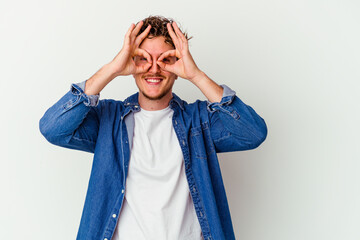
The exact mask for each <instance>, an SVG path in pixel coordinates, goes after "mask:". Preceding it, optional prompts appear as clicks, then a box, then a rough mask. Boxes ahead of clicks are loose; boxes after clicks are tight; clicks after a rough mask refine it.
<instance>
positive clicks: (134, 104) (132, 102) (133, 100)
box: [124, 92, 184, 110]
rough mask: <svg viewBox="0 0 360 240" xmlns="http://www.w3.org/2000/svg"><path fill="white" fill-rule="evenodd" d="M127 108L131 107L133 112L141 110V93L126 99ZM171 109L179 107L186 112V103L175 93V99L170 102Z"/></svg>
mask: <svg viewBox="0 0 360 240" xmlns="http://www.w3.org/2000/svg"><path fill="white" fill-rule="evenodd" d="M124 105H125V107H129V108H131V109H132V110H135V109H136V110H137V109H140V105H139V93H138V92H137V93H135V94H133V95H131V96H130V97H128V98H126V99H125V101H124ZM169 105H170V107H171V108H174V107H176V105H178V106H179V107H180V108H181V109H182V110H184V101H183V100H181V99H180V98H179V97H178V96H177V95H176V94H175V93H173V98H172V99H171V100H170V103H169Z"/></svg>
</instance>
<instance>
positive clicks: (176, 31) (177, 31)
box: [173, 22, 187, 42]
mask: <svg viewBox="0 0 360 240" xmlns="http://www.w3.org/2000/svg"><path fill="white" fill-rule="evenodd" d="M173 28H174V30H175V33H176V35H177V36H178V38H180V39H181V40H182V41H184V42H185V41H187V39H186V37H185V36H184V34H183V33H182V32H181V31H180V28H179V27H178V25H177V23H176V22H173Z"/></svg>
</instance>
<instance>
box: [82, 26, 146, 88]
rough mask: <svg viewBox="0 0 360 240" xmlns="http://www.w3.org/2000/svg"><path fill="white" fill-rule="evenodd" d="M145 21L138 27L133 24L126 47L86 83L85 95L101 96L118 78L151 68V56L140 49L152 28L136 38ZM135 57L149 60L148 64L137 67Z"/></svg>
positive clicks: (128, 33)
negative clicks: (105, 88)
mask: <svg viewBox="0 0 360 240" xmlns="http://www.w3.org/2000/svg"><path fill="white" fill-rule="evenodd" d="M142 25H143V21H140V22H139V23H138V24H137V25H136V26H135V25H134V24H131V26H130V28H129V30H128V31H127V33H126V35H125V39H124V45H123V47H122V49H121V51H120V52H119V53H118V54H117V55H116V57H115V58H114V59H113V60H112V61H111V62H110V63H108V64H106V65H104V66H103V67H102V68H101V69H100V70H99V71H97V72H96V73H95V74H94V75H93V76H92V77H91V78H89V79H88V80H87V81H86V85H85V93H86V94H87V95H95V94H99V93H100V92H101V90H102V89H103V88H104V87H105V86H106V85H107V84H108V83H109V82H111V81H112V80H113V79H114V78H115V77H117V76H126V75H131V74H135V73H140V72H146V71H147V70H148V69H149V68H150V67H151V64H152V62H151V57H150V55H149V54H148V53H147V52H146V51H144V50H142V49H140V48H139V46H140V44H141V42H142V41H143V40H144V39H145V38H146V36H147V35H148V34H149V32H150V29H151V26H150V25H149V26H148V27H147V28H146V29H145V31H143V32H142V33H141V34H140V35H139V36H136V35H137V34H138V33H139V31H140V29H141V26H142ZM134 56H143V57H145V58H146V59H147V64H144V65H142V66H137V65H136V64H135V62H134V60H133V57H134Z"/></svg>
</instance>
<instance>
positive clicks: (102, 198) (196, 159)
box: [39, 82, 267, 240]
mask: <svg viewBox="0 0 360 240" xmlns="http://www.w3.org/2000/svg"><path fill="white" fill-rule="evenodd" d="M222 87H223V88H224V93H223V97H222V99H221V101H220V102H218V103H210V102H207V101H200V100H197V101H196V102H194V103H191V104H188V103H187V102H185V101H183V100H181V99H180V98H179V97H178V96H177V95H176V94H174V93H173V99H172V100H171V101H170V107H171V108H172V109H173V110H174V114H173V119H172V122H173V126H174V129H175V132H176V135H177V138H178V140H179V144H180V147H181V150H182V153H183V156H184V166H185V173H186V178H187V181H188V185H189V190H190V194H191V197H192V200H193V203H194V207H195V211H196V214H197V217H198V220H199V223H200V226H201V230H202V233H203V236H204V239H205V240H209V239H213V240H231V239H235V235H234V231H233V226H232V222H231V216H230V211H229V206H228V202H227V198H226V193H225V188H224V185H223V180H222V176H221V171H220V167H219V162H218V158H217V154H216V153H221V152H231V151H239V150H248V149H254V148H256V147H258V146H259V145H260V144H261V143H262V142H263V141H264V140H265V138H266V136H267V127H266V124H265V121H264V120H263V119H262V118H261V117H260V116H259V115H258V114H257V113H256V112H255V111H254V110H253V109H252V108H251V107H250V106H248V105H246V104H245V103H243V102H242V101H241V100H240V99H239V98H238V97H237V96H236V95H235V92H234V91H232V90H231V89H230V88H228V87H227V86H225V85H222ZM84 88H85V82H82V83H79V84H72V85H71V89H70V91H69V92H67V93H66V94H65V95H64V96H63V97H62V98H61V99H60V100H59V101H58V102H56V103H55V104H54V105H53V106H52V107H50V108H49V109H48V110H47V111H46V112H45V114H44V116H43V117H42V118H41V119H40V123H39V125H40V131H41V133H42V134H43V135H44V137H45V138H46V139H47V140H48V141H49V142H50V143H52V144H55V145H58V146H61V147H66V148H70V149H77V150H82V151H86V152H91V153H94V158H93V163H92V169H91V175H90V180H89V185H88V190H87V194H86V199H85V204H84V209H83V212H82V217H81V221H80V226H79V230H78V234H77V239H78V240H90V239H94V240H95V239H96V240H99V239H103V240H110V239H111V238H112V235H113V233H114V230H115V227H116V224H117V220H118V216H119V213H120V210H121V206H122V203H123V200H124V194H125V191H126V189H125V186H126V177H127V173H128V166H129V160H130V151H131V144H132V138H133V136H132V135H133V130H134V129H133V128H134V121H133V113H134V112H137V111H140V110H141V109H140V105H139V103H138V93H136V94H134V95H132V96H130V97H128V98H127V99H126V100H125V101H117V100H110V99H107V100H99V96H87V95H86V94H85V93H84V90H83V89H84ZM174 217H176V216H174Z"/></svg>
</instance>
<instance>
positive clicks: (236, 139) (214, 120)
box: [207, 85, 267, 152]
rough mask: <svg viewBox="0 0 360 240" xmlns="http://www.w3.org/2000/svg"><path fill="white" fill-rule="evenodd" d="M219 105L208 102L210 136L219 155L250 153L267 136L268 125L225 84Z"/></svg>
mask: <svg viewBox="0 0 360 240" xmlns="http://www.w3.org/2000/svg"><path fill="white" fill-rule="evenodd" d="M221 87H223V89H224V91H223V96H222V99H221V101H220V102H214V103H211V102H209V101H208V102H207V110H208V113H209V119H210V125H211V127H210V128H211V136H212V139H213V142H214V144H215V147H216V150H217V152H230V151H240V150H249V149H253V148H256V147H258V146H259V145H260V144H261V143H262V142H263V141H264V140H265V138H266V136H267V126H266V123H265V121H264V119H263V118H261V117H260V116H259V115H258V114H257V113H256V112H255V110H254V109H253V108H252V107H250V106H249V105H247V104H245V103H244V102H243V101H242V100H241V99H240V98H239V97H238V96H236V93H235V91H233V90H232V89H230V88H229V87H228V86H226V85H221Z"/></svg>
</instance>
